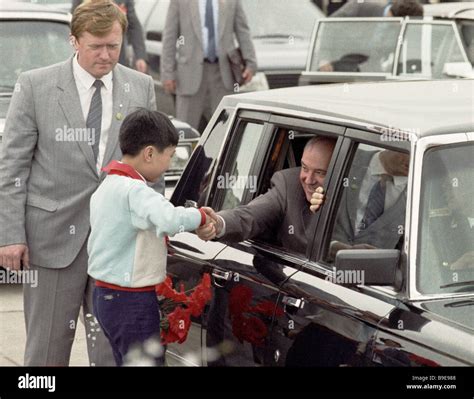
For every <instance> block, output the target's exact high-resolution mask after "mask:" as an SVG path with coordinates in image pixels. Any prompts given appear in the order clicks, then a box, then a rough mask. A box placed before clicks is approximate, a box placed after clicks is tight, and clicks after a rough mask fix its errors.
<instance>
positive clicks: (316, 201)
mask: <svg viewBox="0 0 474 399" xmlns="http://www.w3.org/2000/svg"><path fill="white" fill-rule="evenodd" d="M323 192H324V189H323V188H322V187H318V188H317V189H316V190H315V191H314V193H313V195H312V196H311V206H310V207H309V210H310V211H311V212H313V213H316V211H317V210H318V209H319V207H320V206H321V205H322V203H323V202H324V194H323Z"/></svg>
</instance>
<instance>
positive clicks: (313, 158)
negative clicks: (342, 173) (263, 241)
mask: <svg viewBox="0 0 474 399" xmlns="http://www.w3.org/2000/svg"><path fill="white" fill-rule="evenodd" d="M334 144H335V141H334V140H332V139H327V138H323V137H317V138H313V139H311V140H310V141H309V142H308V143H307V144H306V146H305V149H304V151H303V156H302V158H301V165H302V166H301V168H290V169H286V170H282V171H279V172H276V173H275V174H274V175H273V177H272V180H271V188H270V190H268V191H267V192H266V193H265V194H263V195H260V196H259V197H257V198H255V199H254V200H252V201H251V202H249V203H248V204H247V205H244V206H239V207H237V208H235V209H229V210H224V211H221V212H219V213H217V214H216V213H214V212H213V211H212V209H210V208H205V210H206V209H207V212H209V215H210V216H211V217H212V218H213V219H214V220H215V223H214V224H213V225H210V226H207V227H206V228H204V227H203V228H200V229H198V230H197V233H198V236H199V237H200V238H201V239H204V240H211V239H213V238H219V239H223V240H225V241H233V242H240V241H244V240H246V239H249V238H263V237H267V236H273V237H275V236H276V243H277V244H279V245H281V246H282V247H284V248H286V249H288V250H291V251H294V252H298V253H305V252H306V247H307V243H308V238H309V237H308V233H309V232H308V228H309V224H310V216H311V211H316V210H317V209H318V208H319V206H320V204H321V203H322V198H323V195H322V185H323V184H324V177H325V175H326V172H327V168H328V165H329V161H330V160H331V156H332V152H333V150H334ZM275 232H276V234H275Z"/></svg>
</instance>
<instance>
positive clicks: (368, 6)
mask: <svg viewBox="0 0 474 399" xmlns="http://www.w3.org/2000/svg"><path fill="white" fill-rule="evenodd" d="M406 16H410V17H422V16H423V6H422V5H421V4H420V2H419V1H417V0H394V1H389V2H388V4H383V3H380V2H376V1H365V2H359V1H357V0H352V1H349V2H347V3H346V4H344V5H343V6H342V7H341V8H339V9H338V10H337V11H336V12H335V13H333V14H331V17H334V18H341V17H406Z"/></svg>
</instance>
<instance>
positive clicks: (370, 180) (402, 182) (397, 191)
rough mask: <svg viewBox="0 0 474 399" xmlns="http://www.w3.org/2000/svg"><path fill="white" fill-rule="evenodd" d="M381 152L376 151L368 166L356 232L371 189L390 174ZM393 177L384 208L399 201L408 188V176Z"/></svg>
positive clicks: (360, 194) (358, 208) (386, 193)
mask: <svg viewBox="0 0 474 399" xmlns="http://www.w3.org/2000/svg"><path fill="white" fill-rule="evenodd" d="M379 155H380V152H378V153H376V154H375V155H374V156H373V157H372V159H371V160H370V164H369V167H368V168H367V173H366V174H365V176H364V179H363V180H362V185H361V188H360V193H359V204H358V206H357V216H356V223H355V232H356V234H357V233H359V232H360V227H361V222H362V219H363V217H364V215H365V210H366V208H367V201H368V199H369V194H370V191H371V190H372V187H373V186H374V184H376V183H377V182H378V181H379V180H380V178H381V177H382V176H381V175H383V174H385V175H386V174H388V173H387V171H386V170H385V168H384V167H383V165H382V163H381V162H380V157H379ZM392 178H393V180H392V179H388V180H387V181H386V182H385V184H386V186H385V187H386V189H385V203H384V209H385V210H386V209H390V208H391V207H392V206H393V205H394V204H395V202H397V200H398V198H399V197H400V195H401V194H402V193H403V191H404V190H405V189H406V186H407V182H408V178H407V176H392Z"/></svg>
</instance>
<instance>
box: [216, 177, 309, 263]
mask: <svg viewBox="0 0 474 399" xmlns="http://www.w3.org/2000/svg"><path fill="white" fill-rule="evenodd" d="M299 173H300V168H291V169H285V170H282V171H279V172H276V173H275V174H274V175H273V177H272V180H271V188H270V190H268V191H267V192H266V193H265V194H263V195H260V196H259V197H257V198H255V199H254V200H252V201H250V202H249V203H248V204H247V205H244V206H239V207H238V208H235V209H229V210H224V211H221V212H219V213H218V214H219V215H220V216H222V218H223V219H224V221H225V225H226V230H225V235H224V236H223V237H222V240H224V241H232V242H240V241H243V240H246V239H249V238H259V239H262V238H263V239H266V240H269V239H270V240H272V241H274V242H275V243H276V244H278V245H280V246H282V247H284V248H286V249H288V250H291V251H294V252H297V253H303V254H304V253H306V247H307V246H308V242H311V238H312V237H311V236H310V231H309V224H310V220H311V215H312V213H311V212H310V211H309V203H308V202H307V201H306V197H305V194H304V191H303V188H302V187H301V183H300V181H299Z"/></svg>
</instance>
